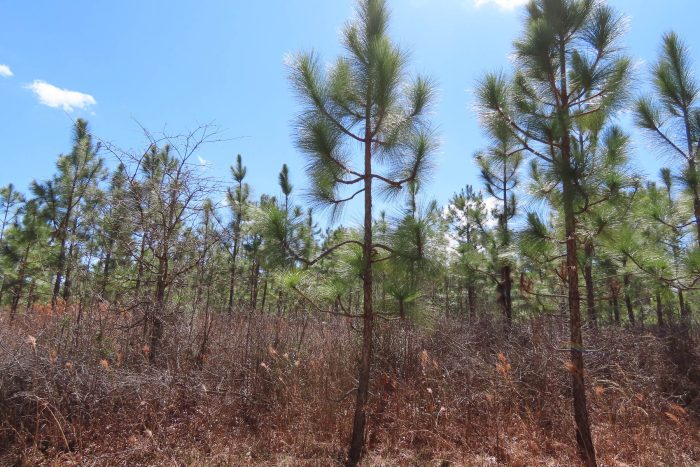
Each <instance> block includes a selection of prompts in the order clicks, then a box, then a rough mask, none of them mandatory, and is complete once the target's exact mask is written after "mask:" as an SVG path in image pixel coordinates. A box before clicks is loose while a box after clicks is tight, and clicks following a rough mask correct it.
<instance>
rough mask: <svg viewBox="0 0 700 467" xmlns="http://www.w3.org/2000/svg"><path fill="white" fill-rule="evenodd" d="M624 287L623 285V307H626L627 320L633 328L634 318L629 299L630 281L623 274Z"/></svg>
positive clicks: (626, 275)
mask: <svg viewBox="0 0 700 467" xmlns="http://www.w3.org/2000/svg"><path fill="white" fill-rule="evenodd" d="M624 285H625V307H627V318H628V319H629V321H630V325H631V326H634V325H635V324H636V322H635V318H634V308H633V307H632V298H631V297H630V288H631V281H630V275H629V274H625V279H624Z"/></svg>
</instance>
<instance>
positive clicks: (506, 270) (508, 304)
mask: <svg viewBox="0 0 700 467" xmlns="http://www.w3.org/2000/svg"><path fill="white" fill-rule="evenodd" d="M500 289H501V290H500V292H501V295H502V296H501V307H502V308H503V317H504V318H505V320H506V324H507V325H508V326H509V327H510V326H511V325H512V324H513V299H512V290H513V274H512V271H511V268H510V266H503V268H501V283H500Z"/></svg>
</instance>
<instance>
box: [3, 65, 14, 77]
mask: <svg viewBox="0 0 700 467" xmlns="http://www.w3.org/2000/svg"><path fill="white" fill-rule="evenodd" d="M14 75H15V74H14V73H12V70H11V69H10V67H9V66H7V65H4V64H1V63H0V76H2V77H4V78H10V77H12V76H14Z"/></svg>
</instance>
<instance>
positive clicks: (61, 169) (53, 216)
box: [32, 119, 105, 309]
mask: <svg viewBox="0 0 700 467" xmlns="http://www.w3.org/2000/svg"><path fill="white" fill-rule="evenodd" d="M98 152H99V145H96V144H94V143H93V141H92V135H91V134H90V132H89V130H88V124H87V122H86V121H85V120H82V119H78V120H77V121H76V123H75V127H74V129H73V150H72V151H71V152H70V154H68V155H63V156H60V157H59V158H58V162H57V163H56V166H57V168H58V173H57V174H56V175H55V176H54V178H53V179H52V180H50V181H48V182H46V183H36V182H34V183H33V184H32V191H33V192H34V194H35V196H36V197H37V199H39V200H40V201H41V202H42V205H43V207H44V212H45V215H46V216H47V218H48V219H49V221H50V222H51V225H52V228H53V229H54V233H53V237H54V239H55V241H56V242H57V244H58V257H57V260H56V271H55V280H54V286H53V292H52V294H51V306H52V308H54V309H55V307H56V300H57V299H58V296H59V293H60V291H61V285H63V288H64V290H63V295H64V296H66V297H67V296H69V295H70V281H69V280H66V277H67V276H68V278H69V274H70V270H71V269H70V268H71V264H70V260H71V259H72V257H71V253H72V251H70V248H71V246H72V245H73V240H74V238H73V236H74V234H75V233H76V229H77V227H78V225H79V222H80V215H81V208H82V203H83V202H84V201H85V198H86V197H87V196H88V195H89V192H90V190H94V189H95V188H96V187H97V184H98V183H99V182H100V181H101V180H102V179H103V178H104V175H105V173H104V168H103V165H104V161H103V160H102V158H100V157H99V156H98Z"/></svg>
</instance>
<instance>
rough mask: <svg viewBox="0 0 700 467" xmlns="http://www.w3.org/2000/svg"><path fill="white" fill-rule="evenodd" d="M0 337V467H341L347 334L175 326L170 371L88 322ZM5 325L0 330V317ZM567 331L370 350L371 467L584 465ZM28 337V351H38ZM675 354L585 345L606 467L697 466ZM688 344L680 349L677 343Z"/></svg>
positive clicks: (109, 324) (328, 327)
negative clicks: (578, 448)
mask: <svg viewBox="0 0 700 467" xmlns="http://www.w3.org/2000/svg"><path fill="white" fill-rule="evenodd" d="M87 315H88V316H90V320H89V321H85V322H84V323H83V325H82V329H81V331H80V333H79V335H78V337H77V338H76V333H75V329H74V328H73V326H72V325H71V322H72V321H71V319H70V314H68V315H65V316H49V315H47V314H45V313H38V314H34V315H31V317H28V318H23V319H22V320H20V321H19V322H15V323H14V324H13V325H12V326H10V325H9V323H7V322H3V321H0V453H3V454H0V464H2V465H35V464H44V465H130V466H131V465H241V464H246V465H270V464H272V465H289V466H292V465H294V466H297V465H337V464H339V463H340V462H341V461H342V459H343V456H344V454H345V445H346V442H347V439H348V437H349V432H348V430H349V426H350V414H351V411H352V407H353V394H352V391H351V388H352V387H353V385H354V379H353V378H354V373H355V372H354V364H355V361H356V358H357V351H358V347H357V339H358V338H357V335H356V333H355V332H354V331H353V330H352V329H351V327H350V326H349V324H348V323H347V322H345V321H344V320H340V319H338V320H330V321H325V322H323V321H318V320H314V319H308V320H307V319H305V318H304V317H302V316H297V317H289V318H277V317H271V316H260V315H248V314H236V315H234V316H228V315H220V316H217V317H216V318H215V321H214V323H213V334H212V336H211V345H210V347H209V348H210V351H209V353H208V354H207V355H206V356H205V358H204V364H203V365H198V364H197V361H198V360H197V358H195V356H196V355H197V349H198V348H199V342H200V339H201V323H200V322H199V321H198V320H190V319H188V318H186V317H184V316H179V317H178V316H177V315H176V314H175V315H173V319H172V320H171V323H170V326H169V328H168V329H169V334H168V336H167V337H166V339H167V342H168V344H167V346H166V347H165V348H164V349H163V351H162V352H163V353H162V357H163V359H162V362H161V364H159V365H157V366H152V365H148V364H147V362H146V358H145V357H146V356H145V355H144V348H143V342H144V341H143V339H142V336H141V334H140V333H141V330H140V329H136V328H129V327H127V326H126V324H127V323H128V319H127V318H126V317H124V316H122V315H119V314H116V313H113V312H112V311H110V310H98V311H96V312H95V313H94V314H87ZM0 319H4V318H0ZM566 334H567V333H566V329H564V328H563V326H561V324H560V323H559V321H558V318H554V317H549V318H541V319H537V320H532V321H530V322H527V323H523V324H522V325H519V326H518V327H517V329H515V330H513V331H511V333H510V334H509V335H508V336H505V335H504V333H503V332H502V330H501V328H500V327H499V326H497V325H496V324H494V323H492V322H491V321H489V320H483V321H480V322H473V323H467V322H464V321H457V320H449V319H443V320H440V321H438V322H436V323H433V325H432V326H430V327H429V328H428V329H425V328H423V329H416V328H413V327H411V326H409V325H402V324H397V323H382V324H381V327H380V329H379V330H378V333H377V346H376V349H377V353H376V355H377V361H376V365H375V366H374V374H373V386H372V398H371V407H370V417H369V420H370V424H369V432H368V448H369V449H368V453H367V457H366V460H365V464H366V465H387V466H388V465H448V464H453V465H465V466H471V465H474V466H477V465H478V466H484V465H496V464H507V465H513V466H525V465H576V464H577V462H578V461H577V457H576V452H575V443H574V438H573V432H574V428H573V421H572V415H571V407H570V404H571V403H570V395H569V394H570V389H569V374H568V370H567V366H566V362H567V352H565V351H562V348H563V347H565V346H566V338H565V336H566ZM30 336H31V337H30ZM691 339H692V340H691V341H690V342H691V343H690V344H688V345H678V344H677V343H678V342H679V339H678V338H674V337H673V336H671V337H664V338H662V337H659V336H656V335H653V334H651V333H643V332H631V331H625V330H619V329H609V330H604V331H602V332H600V333H599V334H592V333H589V334H588V335H587V342H588V346H589V348H590V349H592V350H593V351H591V352H588V353H587V354H586V362H587V365H588V385H589V391H588V394H589V406H590V409H591V413H592V420H593V426H594V437H595V441H596V445H597V450H598V455H599V460H600V463H601V464H603V463H604V464H605V465H662V464H664V465H698V464H699V463H700V429H699V423H700V422H699V420H700V419H699V417H698V414H699V413H700V410H699V409H700V397H699V395H698V394H699V391H698V387H699V386H698V382H699V381H700V379H699V378H698V358H697V355H696V354H694V353H693V352H694V351H696V349H697V347H693V345H692V342H694V343H695V344H697V337H693V338H691ZM681 342H687V339H684V340H682V341H681Z"/></svg>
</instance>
